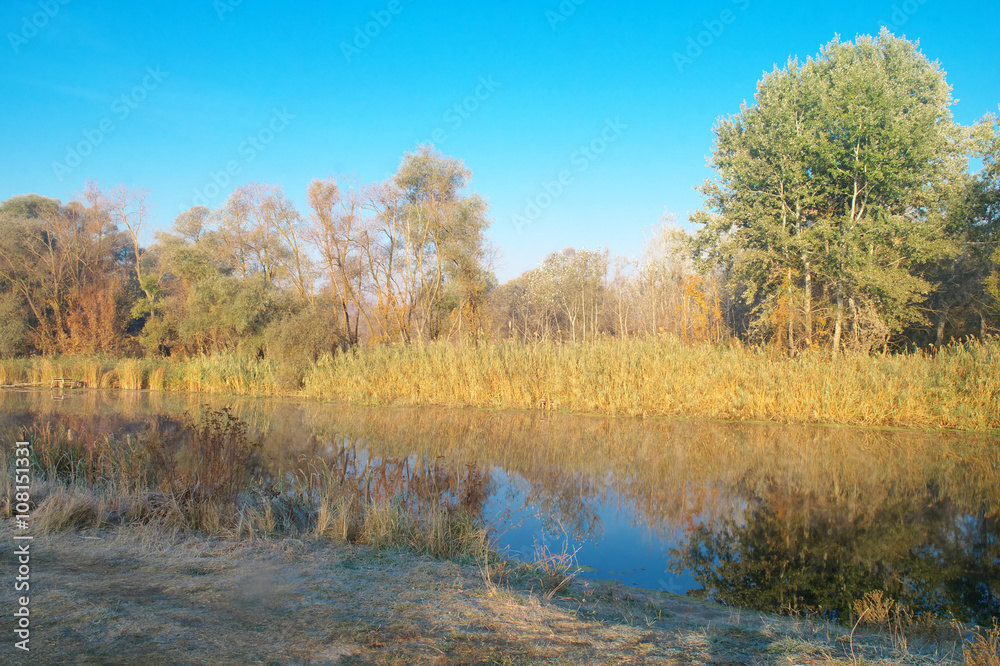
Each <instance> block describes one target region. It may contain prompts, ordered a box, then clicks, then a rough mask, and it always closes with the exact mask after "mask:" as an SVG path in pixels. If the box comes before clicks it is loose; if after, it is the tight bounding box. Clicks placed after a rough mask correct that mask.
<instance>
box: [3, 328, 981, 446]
mask: <svg viewBox="0 0 1000 666" xmlns="http://www.w3.org/2000/svg"><path fill="white" fill-rule="evenodd" d="M60 376H65V377H73V378H75V379H79V380H82V381H84V382H86V384H87V386H90V387H116V388H124V389H151V390H180V391H194V392H207V393H219V394H231V395H253V394H256V395H274V394H288V395H304V396H311V397H317V398H324V399H334V400H346V401H350V402H358V403H363V404H411V405H448V406H475V407H492V408H505V409H548V410H567V411H572V412H591V413H602V414H614V415H633V416H635V415H645V416H653V415H662V416H673V417H687V418H719V419H739V420H757V421H785V422H800V423H839V424H851V425H872V426H902V427H919V428H957V429H962V430H991V429H996V428H1000V340H997V339H995V338H992V339H990V340H988V341H986V342H977V341H973V342H969V343H965V344H956V345H952V346H949V347H947V348H945V349H942V350H941V351H940V352H939V353H936V354H929V353H923V352H918V353H913V354H898V355H886V356H851V355H842V356H838V357H836V358H831V357H830V355H829V354H828V353H826V352H820V351H816V352H811V353H805V354H802V355H799V356H796V357H791V358H789V357H785V356H780V355H779V356H775V355H772V354H771V353H770V352H769V351H768V350H765V349H760V348H747V347H741V346H711V345H696V346H687V345H683V344H681V343H679V342H677V341H676V340H672V339H643V340H611V339H609V340H604V341H598V342H595V343H589V344H586V345H555V344H538V345H523V344H502V345H484V346H480V347H458V346H453V345H450V344H431V345H427V346H424V347H417V346H374V347H360V348H357V349H355V350H352V351H351V352H349V353H346V354H338V355H336V356H332V357H331V356H327V357H324V358H321V359H320V360H319V362H317V363H316V364H315V365H313V366H310V367H306V368H289V367H286V366H282V365H280V364H278V363H276V362H274V361H270V360H266V359H264V360H262V359H256V358H241V357H236V356H213V357H196V358H189V359H181V360H169V359H168V360H159V359H153V360H141V359H122V360H119V359H109V358H105V359H95V358H31V359H18V360H7V361H2V362H0V384H15V383H22V382H42V383H47V382H49V381H50V380H51V379H52V378H53V377H60Z"/></svg>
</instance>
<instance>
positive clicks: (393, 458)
mask: <svg viewBox="0 0 1000 666" xmlns="http://www.w3.org/2000/svg"><path fill="white" fill-rule="evenodd" d="M0 400H2V403H0V407H2V409H3V412H2V414H0V431H2V430H3V429H2V426H3V425H4V424H6V425H11V424H17V423H22V424H23V423H26V422H30V421H32V420H41V421H43V422H55V421H58V422H61V423H63V424H65V425H66V426H67V427H72V428H74V429H75V430H76V431H77V432H81V433H85V432H86V433H90V434H92V435H96V434H99V433H103V432H108V431H111V430H115V429H118V428H121V427H123V426H128V427H131V428H133V429H134V428H138V427H140V426H139V425H137V422H140V421H144V420H145V421H147V422H150V421H151V420H154V419H156V418H157V417H158V416H161V415H164V414H167V415H171V414H172V415H175V416H176V415H179V414H180V413H181V412H183V411H185V410H196V409H198V407H199V405H201V404H202V403H210V404H211V405H212V406H213V407H221V406H223V405H228V406H230V407H232V409H233V411H234V413H235V414H237V415H238V416H240V418H242V419H244V420H246V421H247V422H248V423H249V424H250V425H251V427H252V428H254V429H256V430H258V431H260V432H262V433H263V434H264V435H265V442H266V444H265V452H266V458H267V464H268V465H269V467H270V468H271V469H272V470H273V473H275V474H276V475H279V476H280V475H287V474H293V475H295V474H299V475H309V474H313V473H319V471H320V469H321V465H325V466H326V467H327V468H329V470H331V471H332V472H334V473H337V474H340V475H342V479H343V482H345V483H348V482H350V483H354V484H357V486H358V488H359V489H363V490H364V491H365V492H378V493H386V494H387V495H391V496H394V497H395V496H400V497H404V501H407V502H418V503H419V502H426V501H429V499H430V498H435V501H439V502H443V503H444V504H445V505H447V506H450V507H459V506H462V507H464V508H467V509H470V510H472V511H473V512H474V513H475V514H476V515H478V516H481V517H482V519H483V520H485V521H488V522H491V523H494V524H496V525H498V526H499V527H498V534H499V538H500V540H501V544H502V545H506V546H508V547H509V548H510V549H511V551H512V552H523V551H530V550H531V549H532V548H533V546H534V545H536V544H538V543H542V542H545V543H546V544H548V545H549V547H550V548H552V549H553V550H556V551H558V550H560V549H561V548H562V547H564V546H563V543H564V542H568V544H569V545H568V548H569V549H570V550H574V549H576V548H579V549H580V550H579V553H578V557H579V559H580V562H581V564H586V565H589V566H591V567H593V568H594V571H593V572H592V573H591V574H589V575H591V576H592V577H595V578H612V579H615V580H621V581H623V582H627V583H630V584H637V585H641V586H645V587H650V588H656V587H662V588H665V589H670V590H671V591H675V592H684V591H686V590H688V589H691V588H699V587H702V588H705V589H707V590H708V591H709V593H710V594H711V595H712V596H714V597H715V598H717V599H720V600H722V601H726V602H729V603H734V604H739V605H741V606H749V607H755V608H764V609H772V610H773V609H781V608H783V607H799V608H803V607H808V608H812V609H823V610H824V611H829V612H833V613H841V614H843V613H844V612H845V610H846V609H847V608H849V606H850V604H851V602H853V601H854V600H856V599H858V598H860V597H861V596H863V595H864V593H865V592H868V591H871V590H875V589H881V590H885V591H887V592H889V593H890V594H892V595H893V596H895V597H896V598H898V599H900V600H903V601H904V602H905V603H906V604H907V605H908V606H910V607H911V608H912V609H913V610H915V611H935V612H950V613H953V614H955V615H957V616H959V617H963V618H968V617H970V616H972V615H975V616H977V617H980V618H984V617H987V616H989V615H995V614H997V613H998V612H1000V606H998V597H1000V590H998V581H1000V550H998V545H997V543H998V539H997V535H998V533H1000V531H998V524H997V522H998V508H1000V447H998V446H997V444H998V440H997V438H996V437H992V438H991V437H989V436H969V435H959V434H955V433H929V434H925V433H919V432H902V431H890V430H858V429H851V428H835V427H807V426H795V425H765V424H747V423H722V422H680V421H666V420H657V419H647V420H641V419H615V418H604V417H587V416H568V415H552V414H538V413H528V412H512V413H497V412H487V411H481V410H445V409H426V408H401V407H391V408H378V409H372V408H364V407H358V406H350V405H339V404H338V405H329V404H321V403H315V402H297V401H293V400H271V399H243V400H231V399H228V400H216V399H211V398H207V397H206V396H184V395H179V394H158V393H157V394H150V393H125V394H116V393H112V392H101V391H88V392H78V393H76V394H75V395H73V396H67V397H66V398H65V399H64V400H60V401H53V400H51V399H50V398H48V397H47V396H44V395H26V394H20V395H12V394H6V395H0ZM505 517H506V518H508V520H506V521H504V518H505Z"/></svg>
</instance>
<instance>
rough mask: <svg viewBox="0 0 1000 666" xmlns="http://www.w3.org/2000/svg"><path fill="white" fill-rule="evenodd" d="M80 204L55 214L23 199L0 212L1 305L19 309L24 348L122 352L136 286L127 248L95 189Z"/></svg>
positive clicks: (38, 201)
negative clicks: (26, 342) (25, 335)
mask: <svg viewBox="0 0 1000 666" xmlns="http://www.w3.org/2000/svg"><path fill="white" fill-rule="evenodd" d="M83 200H84V202H83V203H81V202H71V203H69V204H67V205H66V206H62V205H60V203H59V202H58V201H55V200H52V199H44V198H42V197H34V196H29V197H21V198H15V199H14V200H10V201H8V202H5V204H4V206H3V208H2V209H0V218H2V219H0V225H2V226H3V231H4V233H3V234H0V284H2V290H3V293H4V302H5V303H4V304H5V306H6V307H7V308H8V309H10V308H12V307H13V306H15V305H17V306H20V309H21V311H22V313H23V320H24V321H25V322H26V324H25V327H26V330H27V331H28V339H29V341H30V347H32V348H33V349H36V350H38V351H40V352H42V353H70V352H99V351H117V350H119V349H121V347H122V344H123V339H124V333H125V327H126V326H127V324H128V320H129V315H128V312H129V310H130V309H131V304H132V301H133V300H134V296H133V295H132V294H131V293H130V290H131V287H132V286H133V285H134V284H135V282H134V281H131V282H130V280H129V277H128V272H129V271H131V266H130V265H129V258H128V257H129V254H130V253H129V252H128V247H129V242H128V240H127V238H126V237H125V236H124V235H123V234H121V233H120V232H119V231H118V229H117V227H116V226H115V224H114V222H113V220H112V217H111V215H110V214H109V212H108V209H107V207H106V205H105V198H104V196H103V194H102V193H101V192H100V191H99V190H98V189H97V188H96V186H94V185H93V184H89V185H88V187H87V190H86V191H85V192H84V193H83ZM24 346H25V345H24V344H23V343H22V344H21V347H22V348H23V347H24Z"/></svg>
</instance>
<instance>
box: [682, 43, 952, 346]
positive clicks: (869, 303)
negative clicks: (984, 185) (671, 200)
mask: <svg viewBox="0 0 1000 666" xmlns="http://www.w3.org/2000/svg"><path fill="white" fill-rule="evenodd" d="M754 101H755V103H754V104H753V105H748V104H744V105H743V106H742V107H741V108H740V111H739V113H737V114H736V115H734V116H731V117H728V118H725V119H723V120H721V121H720V122H719V123H718V125H717V126H716V128H715V135H716V141H715V147H714V150H713V155H712V161H711V163H712V166H713V167H714V169H715V170H716V172H717V174H718V180H717V181H716V182H708V183H706V184H705V185H704V186H703V188H702V191H703V193H704V194H705V195H706V197H707V210H704V211H700V212H699V213H697V214H696V215H695V216H693V220H694V221H697V222H700V223H701V224H702V225H703V228H702V229H701V230H700V232H699V234H698V238H697V243H696V251H697V253H698V254H699V255H700V257H701V258H702V259H703V260H704V259H715V260H722V261H723V262H724V263H727V264H728V265H730V266H732V268H733V276H734V277H735V278H736V281H737V283H738V284H739V287H740V288H741V289H742V290H743V296H744V298H746V299H747V300H748V301H750V302H753V303H754V304H755V305H756V306H757V307H758V310H757V313H758V317H757V321H758V323H759V324H763V326H761V328H766V329H770V332H772V333H776V332H778V331H779V330H782V331H784V334H785V335H787V340H788V343H789V345H790V346H791V347H792V348H795V346H796V344H797V343H796V339H795V337H796V335H797V332H798V335H800V338H801V341H802V342H804V343H805V344H810V345H811V344H813V343H814V342H818V341H814V337H816V336H817V334H819V333H822V334H825V335H826V336H827V337H828V340H829V343H830V346H831V348H832V349H833V351H834V352H836V351H839V350H840V348H841V347H842V344H843V339H844V335H845V331H847V330H848V329H849V330H850V333H851V335H852V338H853V341H854V342H855V344H856V345H857V346H860V347H871V346H872V345H873V344H876V343H881V344H884V343H885V342H886V341H887V340H888V338H889V336H890V335H891V334H893V333H896V332H899V331H901V330H903V329H904V328H905V327H906V326H909V325H912V324H914V323H915V322H918V321H921V320H922V319H923V314H922V309H921V307H920V306H921V304H922V303H923V301H924V300H925V299H926V297H927V296H928V294H929V293H930V292H931V291H932V289H933V287H934V285H933V284H932V282H931V281H930V280H929V279H928V278H929V277H930V272H929V270H928V266H931V265H933V264H934V262H936V261H939V260H941V259H942V258H945V257H948V256H952V255H954V254H956V253H957V251H958V247H957V244H956V242H955V241H954V239H953V238H951V237H950V235H949V234H948V233H947V216H946V213H947V210H946V204H947V202H948V200H949V198H950V197H951V196H952V195H953V189H954V183H956V182H959V181H961V180H962V174H964V173H966V171H967V163H966V160H965V154H964V152H963V140H962V139H963V136H964V135H963V132H962V130H961V128H959V127H958V126H957V125H955V123H954V122H953V121H952V117H951V112H950V111H949V107H950V106H951V104H952V98H951V92H950V88H949V87H948V85H947V83H946V82H945V77H944V72H943V71H942V70H941V69H940V67H939V66H938V65H937V64H936V63H931V62H930V61H928V60H927V58H926V57H925V56H924V55H923V54H922V53H921V52H920V51H919V50H918V48H917V46H916V45H915V44H913V43H911V42H909V41H906V40H905V39H899V38H896V37H895V36H893V35H892V34H891V33H889V32H888V31H886V30H883V31H882V32H881V33H880V34H879V36H878V37H876V38H871V37H867V36H864V37H859V38H858V39H857V41H856V42H855V43H853V44H852V43H850V42H847V43H842V42H840V41H839V39H834V41H832V42H831V43H829V44H828V45H826V46H825V47H823V49H822V50H821V52H820V53H819V55H818V56H816V57H815V58H810V59H808V60H807V61H806V62H805V63H800V62H799V61H797V60H791V61H789V63H788V64H787V65H786V66H785V67H784V68H783V69H775V71H774V72H772V73H771V74H769V75H766V76H765V77H764V78H763V79H762V80H761V81H760V82H759V83H758V86H757V94H756V96H755V100H754Z"/></svg>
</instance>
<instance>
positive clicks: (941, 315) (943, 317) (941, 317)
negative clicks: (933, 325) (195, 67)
mask: <svg viewBox="0 0 1000 666" xmlns="http://www.w3.org/2000/svg"><path fill="white" fill-rule="evenodd" d="M948 309H949V308H948V306H947V305H945V306H942V308H941V310H940V311H939V312H938V313H937V314H938V323H937V337H936V339H935V341H934V346H935V347H937V348H938V349H940V348H941V345H943V344H944V326H945V324H946V323H948Z"/></svg>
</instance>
